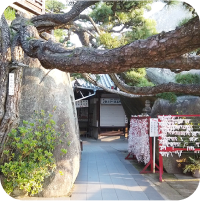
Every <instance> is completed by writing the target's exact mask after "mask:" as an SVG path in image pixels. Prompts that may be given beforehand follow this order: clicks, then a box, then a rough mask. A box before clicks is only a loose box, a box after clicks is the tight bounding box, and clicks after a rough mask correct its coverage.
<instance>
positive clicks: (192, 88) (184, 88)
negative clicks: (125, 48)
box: [109, 74, 200, 95]
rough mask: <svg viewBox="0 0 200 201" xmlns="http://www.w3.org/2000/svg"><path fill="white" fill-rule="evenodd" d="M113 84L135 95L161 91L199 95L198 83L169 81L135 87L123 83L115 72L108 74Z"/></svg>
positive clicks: (153, 93)
mask: <svg viewBox="0 0 200 201" xmlns="http://www.w3.org/2000/svg"><path fill="white" fill-rule="evenodd" d="M109 76H110V77H111V79H112V81H113V82H114V83H115V85H116V86H117V87H118V88H119V89H120V90H122V91H124V92H126V93H130V94H137V95H156V94H159V93H163V92H175V93H182V94H190V95H200V90H199V89H200V85H198V84H188V85H186V84H177V83H173V82H169V83H166V84H159V85H156V86H153V87H135V86H129V85H127V84H125V83H124V82H123V81H122V80H120V79H119V78H118V76H117V75H116V74H109Z"/></svg>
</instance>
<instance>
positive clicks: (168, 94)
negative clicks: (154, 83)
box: [156, 92, 177, 103]
mask: <svg viewBox="0 0 200 201" xmlns="http://www.w3.org/2000/svg"><path fill="white" fill-rule="evenodd" d="M156 96H157V97H158V98H162V99H165V100H169V101H170V102H171V103H174V102H176V100H177V96H176V94H175V93H173V92H164V93H160V94H157V95H156Z"/></svg>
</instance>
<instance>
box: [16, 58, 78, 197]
mask: <svg viewBox="0 0 200 201" xmlns="http://www.w3.org/2000/svg"><path fill="white" fill-rule="evenodd" d="M26 63H27V64H29V66H30V67H29V68H25V69H24V71H23V81H22V94H21V100H20V106H19V115H20V121H22V120H30V119H31V115H32V114H33V113H34V111H35V110H38V111H40V110H45V111H46V112H50V113H51V114H52V110H53V107H54V106H57V109H56V111H55V112H54V114H53V119H54V120H55V122H56V126H57V130H58V131H60V128H61V125H62V124H63V123H64V122H67V130H66V133H67V132H69V137H68V140H69V141H71V145H70V146H68V145H67V142H66V143H65V144H64V145H63V144H62V145H59V146H58V147H57V148H56V149H55V151H54V156H55V159H56V165H57V168H56V171H55V173H54V174H53V175H52V176H51V177H50V178H48V179H46V180H45V184H44V190H43V191H42V193H40V194H39V196H43V197H53V196H55V197H57V196H64V195H67V194H68V192H69V191H70V190H71V188H72V185H73V183H74V181H75V179H76V177H77V174H78V172H79V167H80V153H81V150H80V141H79V130H78V121H77V115H76V107H75V102H74V93H73V90H72V87H71V80H70V76H69V74H68V73H64V72H61V71H59V70H57V69H53V70H52V71H51V72H50V73H49V74H48V75H47V76H46V77H45V78H44V79H43V77H44V76H45V74H46V73H47V72H48V71H49V70H46V69H44V68H43V67H42V66H41V65H40V62H39V61H38V60H37V59H27V61H26ZM42 79H43V81H42V82H41V80H42ZM40 82H41V83H40ZM61 139H62V136H61ZM61 148H65V149H67V150H68V152H67V154H66V155H61V154H60V153H61V152H60V149H61ZM59 171H62V172H63V173H64V175H61V174H60V173H59Z"/></svg>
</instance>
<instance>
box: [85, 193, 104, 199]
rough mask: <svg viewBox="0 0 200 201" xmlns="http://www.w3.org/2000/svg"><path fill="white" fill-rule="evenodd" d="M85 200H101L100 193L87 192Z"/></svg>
mask: <svg viewBox="0 0 200 201" xmlns="http://www.w3.org/2000/svg"><path fill="white" fill-rule="evenodd" d="M87 200H103V197H102V194H101V192H100V193H95V194H94V193H87Z"/></svg>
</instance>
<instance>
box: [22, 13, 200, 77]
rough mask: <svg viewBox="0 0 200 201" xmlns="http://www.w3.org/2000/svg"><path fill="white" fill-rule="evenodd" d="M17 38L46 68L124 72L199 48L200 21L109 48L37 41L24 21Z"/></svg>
mask: <svg viewBox="0 0 200 201" xmlns="http://www.w3.org/2000/svg"><path fill="white" fill-rule="evenodd" d="M31 37H32V38H33V39H30V38H31ZM20 39H21V44H22V47H23V49H24V51H25V52H26V54H28V55H29V56H30V57H35V58H38V59H39V60H40V62H41V64H42V65H43V66H44V67H45V68H47V69H52V68H55V67H56V68H57V69H59V70H61V71H64V72H79V73H83V72H86V73H95V74H97V73H113V72H124V71H126V70H129V69H130V68H133V67H134V68H139V67H147V66H148V67H152V66H154V64H155V63H158V62H162V61H165V60H170V59H173V58H177V57H179V56H181V55H183V54H185V53H187V52H190V51H193V50H195V49H197V48H198V47H200V22H199V19H198V17H196V18H194V19H192V20H191V21H189V22H188V23H187V24H185V25H183V26H182V27H180V28H177V29H176V30H174V31H170V32H167V33H161V34H158V35H154V36H151V37H149V38H148V39H146V40H138V41H135V42H132V43H130V44H128V45H125V46H122V47H120V48H115V49H112V50H99V49H93V48H76V49H74V50H67V49H65V48H64V47H63V46H61V45H58V44H55V43H53V42H52V41H44V40H41V39H40V37H39V35H38V33H37V30H36V28H34V27H33V26H26V25H25V24H24V25H23V26H21V30H20ZM174 67H175V66H174ZM178 67H180V66H178ZM165 68H167V66H166V67H165Z"/></svg>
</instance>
